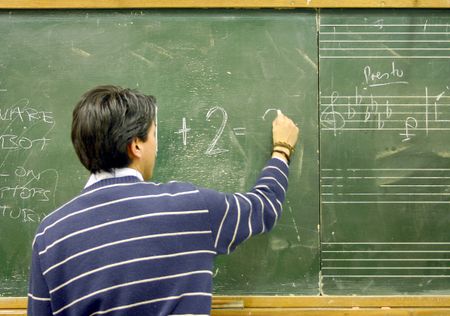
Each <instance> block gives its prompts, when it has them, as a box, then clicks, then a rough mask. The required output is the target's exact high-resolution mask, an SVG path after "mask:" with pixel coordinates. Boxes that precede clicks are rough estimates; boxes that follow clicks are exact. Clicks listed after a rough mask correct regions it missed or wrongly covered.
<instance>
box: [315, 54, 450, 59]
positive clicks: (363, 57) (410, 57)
mask: <svg viewBox="0 0 450 316" xmlns="http://www.w3.org/2000/svg"><path fill="white" fill-rule="evenodd" d="M319 58H323V59H333V58H337V59H352V58H355V59H386V58H390V59H402V58H405V59H427V58H430V59H445V58H450V56H396V55H389V56H324V55H319Z"/></svg>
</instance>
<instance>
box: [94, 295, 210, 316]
mask: <svg viewBox="0 0 450 316" xmlns="http://www.w3.org/2000/svg"><path fill="white" fill-rule="evenodd" d="M185 296H209V297H211V296H212V294H211V293H205V292H191V293H183V294H181V295H178V296H168V297H162V298H155V299H153V300H148V301H142V302H137V303H134V304H128V305H122V306H117V307H113V308H110V309H107V310H104V311H98V312H95V313H92V314H90V315H89V316H94V315H102V314H107V313H110V312H114V311H117V310H122V309H127V308H133V307H137V306H141V305H147V304H152V303H157V302H162V301H170V300H178V299H180V298H182V297H185Z"/></svg>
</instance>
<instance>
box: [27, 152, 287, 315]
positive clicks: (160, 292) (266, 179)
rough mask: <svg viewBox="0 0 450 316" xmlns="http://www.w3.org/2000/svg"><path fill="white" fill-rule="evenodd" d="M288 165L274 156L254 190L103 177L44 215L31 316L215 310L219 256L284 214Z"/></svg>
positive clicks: (35, 252)
mask: <svg viewBox="0 0 450 316" xmlns="http://www.w3.org/2000/svg"><path fill="white" fill-rule="evenodd" d="M287 176H288V166H287V164H286V163H284V162H283V161H282V160H280V159H276V158H273V159H271V160H269V162H268V163H267V165H266V167H265V168H264V169H263V171H262V172H261V175H260V177H259V179H258V180H257V183H256V185H255V186H254V187H253V188H252V189H251V191H249V192H247V193H235V194H225V193H220V192H216V191H213V190H209V189H204V188H197V187H195V186H193V185H191V184H187V183H180V182H170V183H167V184H155V183H146V182H142V181H140V180H139V179H138V178H136V177H133V176H127V177H121V178H109V179H105V180H101V181H99V182H97V183H95V184H93V185H91V186H89V187H87V188H85V189H84V190H83V191H82V192H81V194H80V195H78V196H77V197H75V198H74V199H72V200H71V201H69V202H68V203H66V204H65V205H63V206H61V207H60V208H58V209H57V210H55V211H54V212H52V213H51V214H50V215H48V216H47V217H46V218H45V219H44V220H43V221H42V223H41V225H40V226H39V228H38V231H37V233H36V236H35V239H34V241H33V254H32V265H31V275H30V288H29V294H28V313H29V315H38V316H44V315H58V316H68V315H74V316H75V315H76V316H81V315H86V316H93V315H105V314H107V315H187V314H188V315H209V313H210V311H211V297H212V294H211V293H212V271H213V259H214V257H215V256H216V255H217V254H228V253H230V252H232V251H233V250H234V249H235V247H236V246H237V245H239V244H240V243H241V242H243V241H245V240H246V239H248V238H249V237H251V236H252V235H256V234H259V233H261V232H265V231H268V230H270V229H271V228H272V227H273V225H274V224H275V223H276V221H277V219H278V218H279V216H280V215H281V209H282V203H283V201H284V198H285V194H286V189H287V184H288V178H287Z"/></svg>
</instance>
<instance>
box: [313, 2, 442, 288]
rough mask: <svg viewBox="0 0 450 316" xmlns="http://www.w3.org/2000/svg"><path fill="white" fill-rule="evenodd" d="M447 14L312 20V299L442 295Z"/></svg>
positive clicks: (337, 15)
mask: <svg viewBox="0 0 450 316" xmlns="http://www.w3.org/2000/svg"><path fill="white" fill-rule="evenodd" d="M449 17H450V16H449V12H448V11H431V10H430V11H423V10H417V11H413V10H409V11H377V10H374V11H370V12H368V11H337V12H336V11H333V12H328V11H327V12H323V14H321V19H320V31H319V46H320V50H319V54H320V74H319V77H320V80H319V81H320V105H319V106H320V118H321V119H320V120H321V129H320V169H321V227H322V232H321V263H322V266H321V271H322V273H321V286H322V291H323V292H324V293H327V294H332V295H336V294H353V293H357V294H367V295H371V294H372V295H375V294H420V293H428V294H436V293H441V294H442V293H446V294H448V293H449V292H450V273H449V272H450V271H449V269H450V212H449V206H450V204H449V203H450V193H449V192H450V191H449V189H450V181H449V180H450V159H449V158H450V155H449V136H450V133H449V132H450V79H449V74H450V27H449V24H448V23H449V22H450V20H449Z"/></svg>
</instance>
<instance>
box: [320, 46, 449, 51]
mask: <svg viewBox="0 0 450 316" xmlns="http://www.w3.org/2000/svg"><path fill="white" fill-rule="evenodd" d="M319 50H323V51H352V50H353V51H371V50H380V51H384V50H394V51H395V50H405V51H414V50H430V51H433V50H450V48H448V47H440V48H434V47H423V48H422V47H417V48H409V47H324V48H323V47H319Z"/></svg>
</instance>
